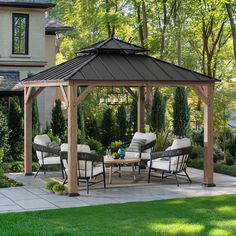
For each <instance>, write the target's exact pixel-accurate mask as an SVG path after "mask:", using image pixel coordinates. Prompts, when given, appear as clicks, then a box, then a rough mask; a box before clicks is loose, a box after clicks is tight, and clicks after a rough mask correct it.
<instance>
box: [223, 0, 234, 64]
mask: <svg viewBox="0 0 236 236" xmlns="http://www.w3.org/2000/svg"><path fill="white" fill-rule="evenodd" d="M230 3H231V2H229V3H226V4H225V6H226V9H227V12H228V16H229V21H230V25H231V31H232V38H233V49H234V58H235V60H236V23H235V18H234V17H233V13H232V8H231V5H230Z"/></svg>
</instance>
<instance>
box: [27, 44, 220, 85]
mask: <svg viewBox="0 0 236 236" xmlns="http://www.w3.org/2000/svg"><path fill="white" fill-rule="evenodd" d="M104 44H105V43H104ZM104 44H103V45H104ZM96 45H100V46H101V44H100V43H98V44H95V46H93V47H88V48H94V47H96ZM134 47H135V46H134ZM68 80H73V81H79V82H81V83H82V82H83V83H84V82H87V81H93V82H96V81H97V82H98V83H99V82H104V81H111V82H112V81H113V82H117V81H121V82H129V81H134V82H135V81H138V82H182V83H187V82H197V83H201V82H211V83H214V82H215V81H216V79H214V78H211V77H209V76H206V75H204V74H201V73H198V72H195V71H192V70H189V69H185V68H183V67H180V66H176V65H174V64H171V63H168V62H165V61H162V60H159V59H156V58H153V57H150V56H147V55H141V54H124V53H119V54H118V53H114V52H113V50H111V51H110V52H109V53H108V51H107V52H106V53H103V52H101V51H100V52H97V53H94V54H87V55H83V56H78V57H75V58H74V59H72V60H69V61H67V62H64V63H62V64H60V65H57V66H55V67H52V68H49V69H47V70H45V71H42V72H40V73H38V74H35V75H33V76H31V77H30V78H26V79H24V80H23V81H24V83H30V82H63V81H68Z"/></svg>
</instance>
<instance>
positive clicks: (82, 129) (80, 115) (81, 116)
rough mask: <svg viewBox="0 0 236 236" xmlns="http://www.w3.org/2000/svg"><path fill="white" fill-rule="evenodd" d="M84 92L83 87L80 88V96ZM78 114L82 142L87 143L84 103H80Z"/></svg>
mask: <svg viewBox="0 0 236 236" xmlns="http://www.w3.org/2000/svg"><path fill="white" fill-rule="evenodd" d="M81 92H82V89H81V87H78V95H80V94H81ZM77 114H78V127H79V130H80V140H82V142H84V141H85V119H84V106H83V103H80V104H79V105H78V108H77Z"/></svg>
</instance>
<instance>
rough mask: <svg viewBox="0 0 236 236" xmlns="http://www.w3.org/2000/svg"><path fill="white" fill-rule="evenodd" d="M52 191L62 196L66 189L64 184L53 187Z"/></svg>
mask: <svg viewBox="0 0 236 236" xmlns="http://www.w3.org/2000/svg"><path fill="white" fill-rule="evenodd" d="M52 190H53V192H54V193H55V194H56V195H62V194H63V192H64V190H65V187H64V185H63V184H59V183H57V184H55V185H54V186H53V188H52Z"/></svg>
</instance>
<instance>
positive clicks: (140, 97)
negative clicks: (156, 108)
mask: <svg viewBox="0 0 236 236" xmlns="http://www.w3.org/2000/svg"><path fill="white" fill-rule="evenodd" d="M144 103H145V97H144V87H139V91H138V103H137V106H138V109H137V111H138V114H137V116H138V117H137V118H138V122H137V123H138V127H137V128H138V131H139V132H144V109H145V107H144V105H145V104H144Z"/></svg>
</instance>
